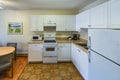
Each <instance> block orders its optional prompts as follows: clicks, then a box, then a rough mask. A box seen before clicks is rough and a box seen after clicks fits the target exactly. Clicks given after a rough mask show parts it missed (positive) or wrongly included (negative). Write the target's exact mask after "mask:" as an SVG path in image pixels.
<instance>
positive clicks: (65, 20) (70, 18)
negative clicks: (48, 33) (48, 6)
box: [56, 15, 76, 31]
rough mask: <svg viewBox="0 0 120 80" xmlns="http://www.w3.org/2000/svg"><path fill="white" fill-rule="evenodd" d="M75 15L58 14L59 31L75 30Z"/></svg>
mask: <svg viewBox="0 0 120 80" xmlns="http://www.w3.org/2000/svg"><path fill="white" fill-rule="evenodd" d="M75 21H76V19H75V15H59V16H57V22H56V25H57V28H56V30H57V31H75V25H76V23H75Z"/></svg>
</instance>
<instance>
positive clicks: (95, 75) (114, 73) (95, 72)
mask: <svg viewBox="0 0 120 80" xmlns="http://www.w3.org/2000/svg"><path fill="white" fill-rule="evenodd" d="M90 55H91V56H90V62H89V73H88V80H120V66H118V65H116V64H114V63H112V62H111V61H109V60H107V59H105V58H104V57H102V56H100V55H98V54H96V53H95V52H92V51H91V52H90Z"/></svg>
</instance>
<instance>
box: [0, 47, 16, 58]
mask: <svg viewBox="0 0 120 80" xmlns="http://www.w3.org/2000/svg"><path fill="white" fill-rule="evenodd" d="M14 51H15V48H14V47H12V46H4V47H0V56H3V55H7V54H12V53H13V52H14Z"/></svg>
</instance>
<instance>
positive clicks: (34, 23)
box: [30, 15, 44, 31]
mask: <svg viewBox="0 0 120 80" xmlns="http://www.w3.org/2000/svg"><path fill="white" fill-rule="evenodd" d="M43 18H44V16H43V15H32V16H31V25H30V30H31V31H43Z"/></svg>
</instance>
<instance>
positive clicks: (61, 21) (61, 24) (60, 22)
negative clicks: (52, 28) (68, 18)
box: [56, 15, 65, 31]
mask: <svg viewBox="0 0 120 80" xmlns="http://www.w3.org/2000/svg"><path fill="white" fill-rule="evenodd" d="M56 22H57V27H56V30H57V31H64V30H65V15H59V16H57V19H56Z"/></svg>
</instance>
